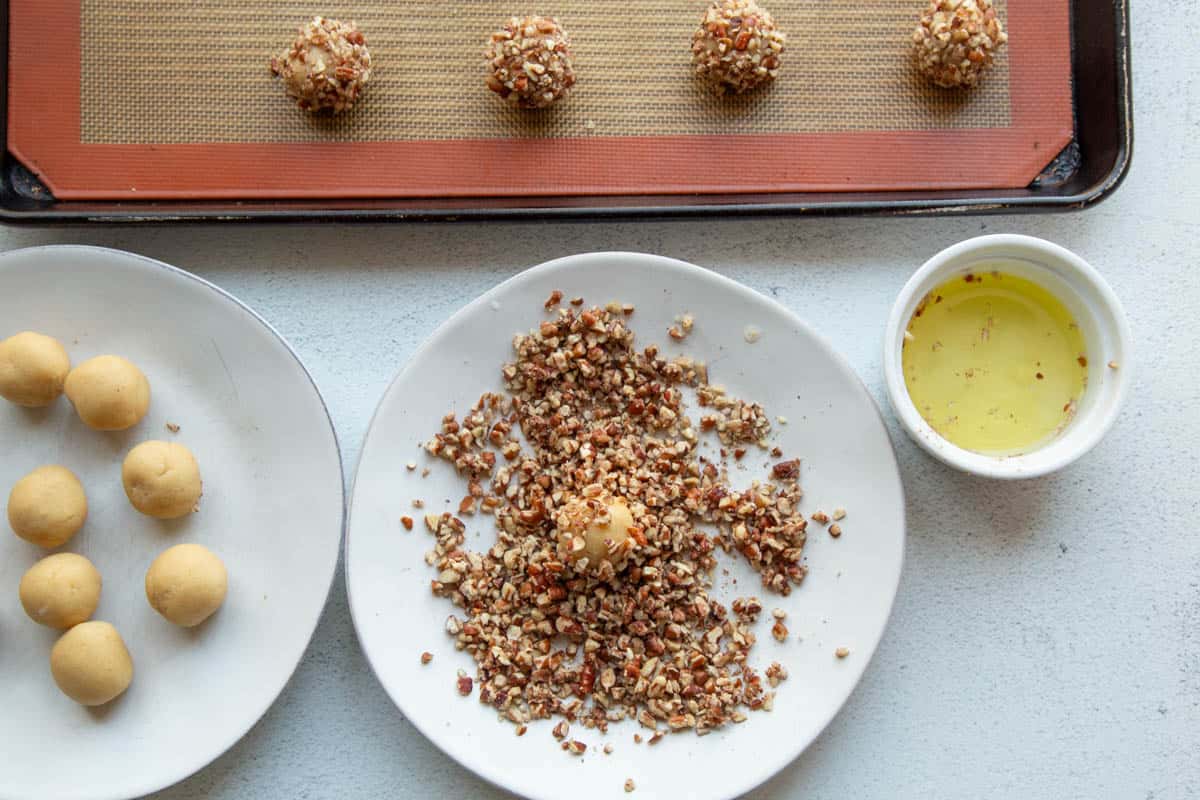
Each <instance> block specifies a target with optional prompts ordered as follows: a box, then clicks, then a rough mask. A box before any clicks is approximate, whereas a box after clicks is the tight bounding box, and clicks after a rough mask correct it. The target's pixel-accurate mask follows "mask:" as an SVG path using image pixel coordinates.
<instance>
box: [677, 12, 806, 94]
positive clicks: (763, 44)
mask: <svg viewBox="0 0 1200 800" xmlns="http://www.w3.org/2000/svg"><path fill="white" fill-rule="evenodd" d="M786 41H787V36H786V35H784V33H783V32H782V31H780V30H779V29H778V28H776V27H775V20H774V19H773V18H772V17H771V14H770V13H769V12H768V11H767V10H766V9H765V8H762V7H761V6H759V5H758V3H756V2H754V0H717V1H716V2H714V3H713V4H712V5H711V6H709V9H708V11H706V12H705V13H704V19H703V20H701V22H700V27H699V28H697V29H696V32H695V33H694V34H693V35H692V67H693V69H694V70H695V73H696V77H698V78H699V79H700V80H701V81H703V82H704V83H706V84H708V85H709V86H710V87H712V88H713V89H714V90H715V91H716V92H717V93H718V94H725V93H726V92H733V93H734V94H741V93H742V92H749V91H751V90H753V89H757V88H758V87H760V86H763V85H764V84H767V83H770V82H771V81H773V80H774V79H775V76H776V75H777V74H778V73H779V68H780V67H781V66H782V65H783V47H784V44H785V42H786Z"/></svg>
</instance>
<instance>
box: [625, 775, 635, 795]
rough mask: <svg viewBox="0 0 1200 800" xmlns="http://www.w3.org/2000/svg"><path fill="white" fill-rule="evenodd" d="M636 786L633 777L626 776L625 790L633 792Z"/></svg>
mask: <svg viewBox="0 0 1200 800" xmlns="http://www.w3.org/2000/svg"><path fill="white" fill-rule="evenodd" d="M635 788H636V786H635V785H634V783H633V778H626V779H625V791H626V792H632V791H633V790H634V789H635Z"/></svg>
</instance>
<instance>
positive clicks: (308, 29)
mask: <svg viewBox="0 0 1200 800" xmlns="http://www.w3.org/2000/svg"><path fill="white" fill-rule="evenodd" d="M271 72H272V73H274V74H275V75H276V76H278V77H279V78H281V79H282V80H283V88H284V89H285V90H286V91H287V93H288V97H290V98H292V99H293V100H295V101H296V105H298V106H299V107H300V108H301V109H302V110H304V111H313V112H317V111H329V112H332V113H334V114H338V113H340V112H342V111H346V110H347V109H349V108H350V107H351V106H353V105H354V103H355V102H356V101H357V100H358V98H359V96H361V95H362V92H363V89H365V88H366V85H367V82H368V81H369V80H370V79H371V53H370V51H369V50H367V42H366V39H364V38H363V35H362V31H360V30H359V29H358V26H357V25H355V24H354V23H353V22H340V21H338V20H336V19H328V18H326V17H313V18H312V19H311V20H310V21H308V22H306V23H305V24H304V25H303V26H302V27H301V28H300V32H299V34H298V35H297V36H296V40H295V41H293V42H292V44H291V46H290V47H288V49H287V50H284V51H283V53H281V54H280V55H279V56H277V57H276V58H272V59H271Z"/></svg>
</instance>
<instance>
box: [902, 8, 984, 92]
mask: <svg viewBox="0 0 1200 800" xmlns="http://www.w3.org/2000/svg"><path fill="white" fill-rule="evenodd" d="M912 39H913V54H914V57H915V58H916V60H917V68H918V69H919V70H920V71H921V74H922V75H924V76H925V77H926V78H928V79H929V80H931V81H933V82H934V83H936V84H937V85H938V86H941V87H944V88H947V89H956V88H970V87H972V86H975V85H976V84H977V83H979V79H980V78H981V77H982V76H983V74H984V72H986V71H987V68H988V67H990V66H991V65H992V62H993V61H994V60H995V58H996V51H998V50H999V49H1000V48H1001V47H1002V46H1003V45H1004V43H1005V42H1007V41H1008V34H1006V33H1005V32H1004V26H1003V24H1001V22H1000V18H999V17H997V16H996V9H995V8H993V7H992V0H930V2H929V6H928V8H926V9H925V13H923V14H922V15H921V21H920V22H919V23H918V24H917V28H916V30H915V31H913V36H912Z"/></svg>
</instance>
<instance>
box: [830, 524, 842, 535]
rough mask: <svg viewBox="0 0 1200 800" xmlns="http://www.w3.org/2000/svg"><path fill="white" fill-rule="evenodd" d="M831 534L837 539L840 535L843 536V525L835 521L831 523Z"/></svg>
mask: <svg viewBox="0 0 1200 800" xmlns="http://www.w3.org/2000/svg"><path fill="white" fill-rule="evenodd" d="M829 535H830V536H832V537H833V538H835V539H836V538H838V537H839V536H841V535H842V526H841V525H838V524H837V523H836V522H835V523H833V524H832V525H830V526H829Z"/></svg>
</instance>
